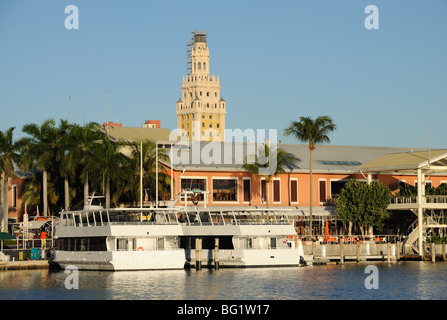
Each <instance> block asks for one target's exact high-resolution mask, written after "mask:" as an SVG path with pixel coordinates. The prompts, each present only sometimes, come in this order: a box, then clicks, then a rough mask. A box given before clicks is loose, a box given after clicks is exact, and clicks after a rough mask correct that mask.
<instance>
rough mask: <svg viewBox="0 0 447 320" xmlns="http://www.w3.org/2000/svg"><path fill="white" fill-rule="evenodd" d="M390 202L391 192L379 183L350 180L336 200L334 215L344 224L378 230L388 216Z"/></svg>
mask: <svg viewBox="0 0 447 320" xmlns="http://www.w3.org/2000/svg"><path fill="white" fill-rule="evenodd" d="M390 201H391V190H390V189H389V188H388V187H386V186H385V185H384V184H382V183H380V182H373V183H371V184H370V185H367V184H366V183H362V182H358V181H356V180H351V181H349V182H348V183H346V185H345V187H344V188H343V190H342V191H341V193H340V195H339V197H338V200H337V208H336V214H337V217H338V218H340V219H342V220H343V221H344V222H352V223H357V224H358V225H359V226H362V227H368V226H373V227H376V228H378V229H379V230H380V229H381V228H382V227H383V220H384V219H385V218H386V217H388V216H389V214H388V211H387V210H386V208H387V207H388V205H389V204H390Z"/></svg>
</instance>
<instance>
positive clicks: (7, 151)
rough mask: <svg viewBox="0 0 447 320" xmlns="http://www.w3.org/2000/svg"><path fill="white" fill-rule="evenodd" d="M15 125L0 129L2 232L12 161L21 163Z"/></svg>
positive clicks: (5, 217) (6, 217)
mask: <svg viewBox="0 0 447 320" xmlns="http://www.w3.org/2000/svg"><path fill="white" fill-rule="evenodd" d="M14 128H15V127H12V128H9V129H8V130H6V131H5V132H2V131H0V177H1V174H3V183H4V187H3V191H4V196H3V214H0V216H2V215H3V219H2V220H0V225H1V230H2V232H8V206H9V203H8V199H9V197H8V178H9V177H10V176H12V175H13V174H14V163H16V164H20V163H21V160H22V158H21V156H20V149H21V148H22V145H21V143H20V141H14V139H13V131H14Z"/></svg>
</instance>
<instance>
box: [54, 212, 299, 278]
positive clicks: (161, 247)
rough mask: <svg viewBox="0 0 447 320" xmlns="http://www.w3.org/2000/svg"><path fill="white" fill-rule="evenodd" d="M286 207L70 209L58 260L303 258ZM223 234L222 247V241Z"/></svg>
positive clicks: (144, 265)
mask: <svg viewBox="0 0 447 320" xmlns="http://www.w3.org/2000/svg"><path fill="white" fill-rule="evenodd" d="M294 235H296V233H295V230H294V227H293V225H292V223H291V222H290V221H289V220H288V219H287V215H286V214H284V210H269V211H268V212H267V211H266V210H265V209H244V210H241V209H239V210H238V208H237V207H234V208H233V209H225V210H224V209H216V208H214V209H213V208H202V209H198V208H196V207H194V208H192V207H177V208H122V209H121V208H119V209H118V208H116V209H104V208H102V207H98V208H95V209H94V210H90V209H88V208H84V210H79V211H66V212H62V213H61V216H60V222H59V226H58V228H57V230H56V240H57V249H56V250H54V252H53V261H54V262H56V263H57V264H59V265H60V266H61V267H62V268H65V267H67V266H68V265H75V266H76V267H77V268H78V269H81V270H82V269H84V270H153V269H182V268H184V267H185V266H191V265H192V266H193V265H195V262H196V261H195V251H196V248H195V241H196V239H201V241H202V251H201V253H202V254H201V264H202V265H204V266H214V261H215V252H218V261H219V266H222V267H262V266H265V267H266V266H298V265H299V264H300V254H299V251H298V246H297V245H296V238H294ZM216 239H219V245H218V251H216V248H215V241H216Z"/></svg>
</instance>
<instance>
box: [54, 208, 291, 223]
mask: <svg viewBox="0 0 447 320" xmlns="http://www.w3.org/2000/svg"><path fill="white" fill-rule="evenodd" d="M291 223H292V221H291V220H290V219H289V216H288V215H287V213H286V212H285V210H275V209H270V210H265V209H262V210H261V209H253V210H237V209H235V210H213V209H204V208H201V209H196V210H191V209H188V210H185V209H184V208H158V209H153V208H151V209H148V208H132V209H130V208H129V209H127V208H119V209H99V210H79V211H66V212H62V213H61V224H60V225H61V226H62V227H98V226H99V227H104V226H112V225H176V224H181V225H188V226H216V225H263V224H266V225H285V224H291Z"/></svg>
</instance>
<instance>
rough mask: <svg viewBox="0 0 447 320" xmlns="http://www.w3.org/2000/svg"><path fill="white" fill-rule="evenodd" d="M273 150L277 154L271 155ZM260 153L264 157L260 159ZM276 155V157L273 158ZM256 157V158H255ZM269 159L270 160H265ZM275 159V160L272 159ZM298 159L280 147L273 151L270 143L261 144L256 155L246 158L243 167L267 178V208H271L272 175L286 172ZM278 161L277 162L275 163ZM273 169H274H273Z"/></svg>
mask: <svg viewBox="0 0 447 320" xmlns="http://www.w3.org/2000/svg"><path fill="white" fill-rule="evenodd" d="M271 152H274V153H275V152H276V157H275V155H274V154H273V155H271V154H270V153H271ZM259 155H262V156H263V157H262V158H264V159H262V160H261V159H260V157H259ZM264 156H265V157H264ZM273 157H274V158H273ZM253 158H254V159H253ZM266 159H269V161H265V160H266ZM270 160H273V161H270ZM296 161H297V159H296V158H295V157H294V156H293V155H292V154H290V153H288V152H286V151H285V150H284V149H281V148H278V149H276V151H275V150H274V151H271V148H269V146H268V145H262V146H260V148H259V150H258V152H257V153H256V155H254V157H251V160H250V158H247V159H246V160H245V163H244V165H243V166H242V168H243V169H245V170H247V171H248V172H250V173H253V174H256V175H259V176H262V177H264V178H265V182H266V187H265V196H266V201H265V202H266V208H267V209H268V208H269V203H270V197H269V183H270V180H271V178H272V176H276V175H277V174H279V173H286V172H287V171H286V169H289V170H290V169H291V168H292V166H293V164H294V163H295V162H296ZM275 162H276V163H275ZM271 169H273V170H271Z"/></svg>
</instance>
